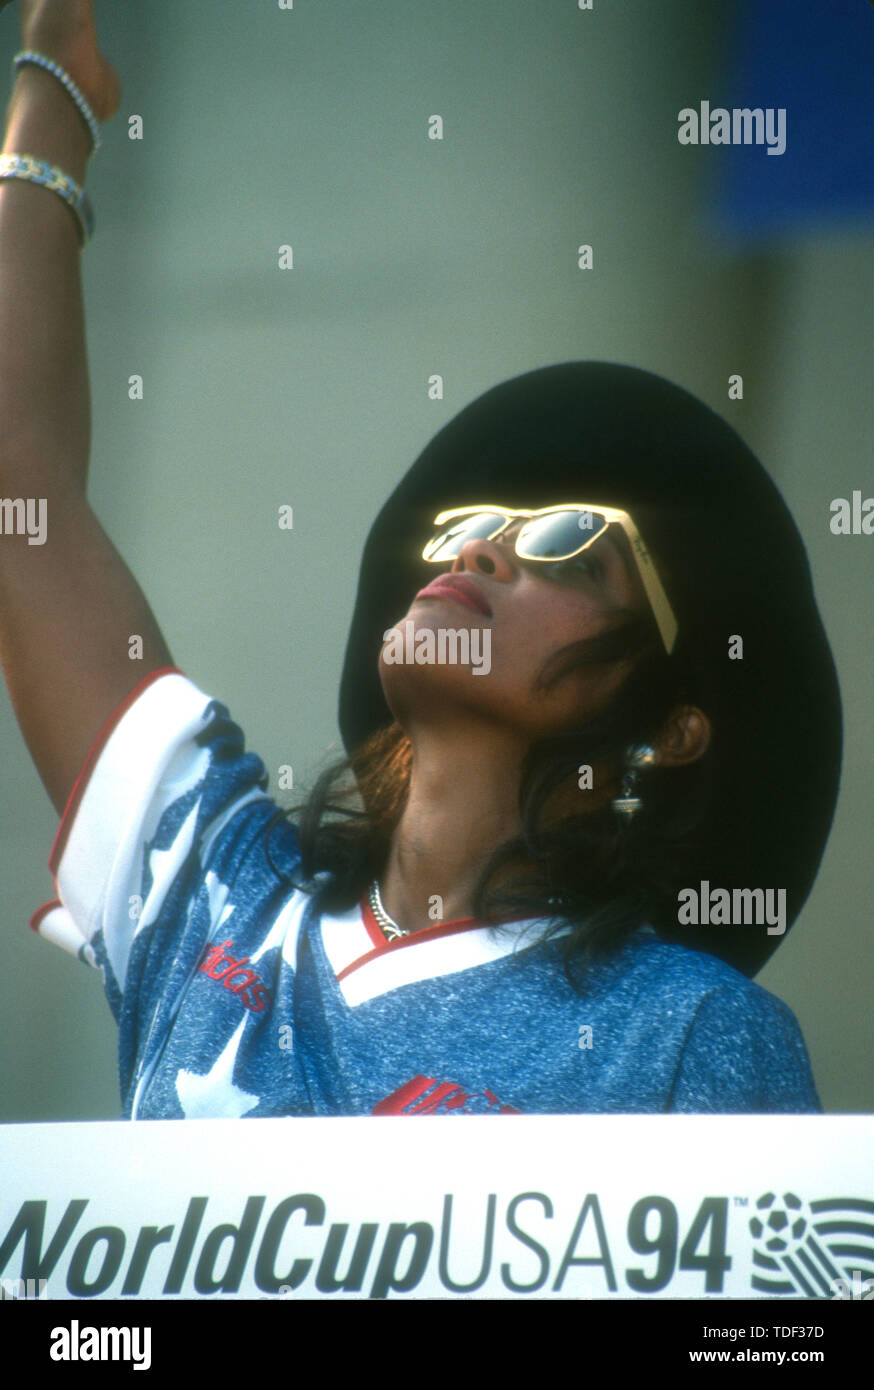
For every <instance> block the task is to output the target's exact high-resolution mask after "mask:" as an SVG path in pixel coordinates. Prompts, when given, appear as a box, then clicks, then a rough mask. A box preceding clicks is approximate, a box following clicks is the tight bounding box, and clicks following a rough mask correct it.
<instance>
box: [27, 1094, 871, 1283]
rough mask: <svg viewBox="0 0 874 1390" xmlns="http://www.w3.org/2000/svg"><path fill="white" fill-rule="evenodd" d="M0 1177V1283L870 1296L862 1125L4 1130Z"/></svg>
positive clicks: (689, 1119)
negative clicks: (0, 1186) (0, 1184)
mask: <svg viewBox="0 0 874 1390" xmlns="http://www.w3.org/2000/svg"><path fill="white" fill-rule="evenodd" d="M0 1176H2V1189H0V1292H2V1293H3V1295H4V1296H5V1297H7V1298H8V1297H14V1296H16V1293H17V1294H18V1295H19V1296H26V1295H27V1294H30V1295H31V1296H39V1293H40V1292H41V1293H42V1296H44V1297H47V1298H53V1299H69V1298H83V1297H89V1298H94V1297H102V1298H111V1299H116V1298H121V1297H132V1298H136V1297H140V1298H166V1299H178V1298H198V1297H211V1298H215V1297H222V1296H225V1297H227V1296H235V1297H241V1298H270V1299H282V1298H288V1299H291V1300H294V1299H311V1298H333V1299H352V1298H355V1299H361V1298H365V1299H381V1298H440V1299H446V1298H487V1299H494V1298H502V1299H504V1298H517V1299H518V1298H537V1299H553V1298H555V1299H587V1298H592V1299H614V1298H615V1299H637V1298H643V1299H652V1298H660V1299H663V1298H670V1299H708V1298H710V1299H750V1298H778V1299H842V1298H845V1299H864V1298H872V1297H874V1118H872V1117H868V1116H788V1117H786V1116H725V1115H719V1116H699V1115H694V1116H692V1115H690V1116H684V1115H670V1116H632V1115H616V1116H524V1115H520V1116H500V1117H497V1116H481V1117H480V1116H465V1117H463V1118H460V1119H459V1118H451V1117H450V1118H445V1119H440V1118H436V1117H434V1118H425V1119H421V1120H419V1121H416V1120H411V1119H410V1118H409V1117H406V1116H404V1117H397V1118H393V1117H386V1118H364V1119H339V1118H338V1119H318V1120H316V1119H284V1120H249V1121H247V1120H188V1121H184V1122H181V1121H160V1122H149V1123H140V1124H126V1123H112V1124H54V1125H11V1126H5V1127H2V1128H0ZM29 1281H30V1282H29ZM40 1281H44V1282H43V1283H40Z"/></svg>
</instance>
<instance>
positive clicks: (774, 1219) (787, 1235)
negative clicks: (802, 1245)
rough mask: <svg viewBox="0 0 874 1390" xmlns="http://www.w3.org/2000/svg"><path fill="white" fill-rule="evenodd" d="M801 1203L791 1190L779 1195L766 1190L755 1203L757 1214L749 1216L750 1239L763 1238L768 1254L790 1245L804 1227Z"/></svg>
mask: <svg viewBox="0 0 874 1390" xmlns="http://www.w3.org/2000/svg"><path fill="white" fill-rule="evenodd" d="M803 1206H804V1204H803V1202H802V1201H801V1198H800V1197H796V1195H795V1193H794V1192H784V1193H783V1196H782V1197H781V1198H778V1197H777V1195H776V1194H775V1193H774V1192H766V1193H765V1195H764V1197H760V1198H759V1200H758V1201H757V1202H756V1211H757V1213H758V1215H757V1216H753V1217H751V1218H750V1230H751V1231H752V1234H753V1237H754V1239H755V1240H760V1241H763V1242H764V1246H765V1249H766V1250H770V1251H771V1253H772V1254H774V1255H781V1254H783V1253H784V1252H785V1251H786V1250H788V1249H789V1247H790V1245H792V1244H794V1243H795V1242H796V1241H799V1240H801V1237H802V1236H803V1235H804V1232H805V1231H806V1230H807V1221H806V1220H805V1218H804V1216H803V1214H802V1212H803Z"/></svg>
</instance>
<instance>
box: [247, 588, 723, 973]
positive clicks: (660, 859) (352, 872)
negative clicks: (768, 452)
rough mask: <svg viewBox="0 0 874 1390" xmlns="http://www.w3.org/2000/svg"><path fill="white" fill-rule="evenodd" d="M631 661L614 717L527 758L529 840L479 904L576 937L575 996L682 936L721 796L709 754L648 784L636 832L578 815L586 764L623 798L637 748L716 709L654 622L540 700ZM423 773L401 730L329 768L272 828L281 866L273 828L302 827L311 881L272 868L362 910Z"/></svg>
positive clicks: (610, 711)
mask: <svg viewBox="0 0 874 1390" xmlns="http://www.w3.org/2000/svg"><path fill="white" fill-rule="evenodd" d="M628 659H631V660H633V665H632V669H631V671H630V673H629V675H628V676H627V677H626V678H625V680H624V681H623V683H622V685H621V686H620V688H619V690H618V691H617V692H616V694H615V695H614V696H613V698H612V700H611V701H610V703H609V705H608V706H607V707H606V708H605V709H603V710H601V711H600V712H599V713H597V714H596V715H594V716H592V717H590V718H588V719H586V720H582V721H581V722H580V723H579V724H578V725H577V726H575V727H574V728H571V729H568V730H567V731H566V732H563V733H559V734H553V735H550V736H548V737H545V738H543V739H540V740H538V741H537V742H535V743H534V744H533V745H532V747H531V748H530V749H529V750H528V753H527V755H526V757H525V759H524V762H523V766H522V772H521V777H520V784H519V799H518V805H519V811H520V818H521V823H522V832H521V834H520V835H518V836H517V837H516V838H514V839H512V840H509V841H507V842H505V843H504V844H502V845H500V846H499V847H498V848H497V849H496V850H495V851H494V853H493V854H492V856H491V857H490V859H489V861H488V862H487V864H486V865H485V867H484V868H483V871H482V873H481V875H480V879H479V882H478V884H477V887H476V890H475V892H474V896H473V903H472V906H473V911H474V914H475V916H476V917H477V918H478V919H479V920H481V921H483V922H487V923H490V924H492V925H495V926H498V925H499V924H500V923H501V922H506V921H508V920H510V919H513V918H515V919H518V918H522V917H532V918H541V919H545V926H544V929H543V930H542V932H541V933H540V936H539V938H538V939H541V940H542V939H544V938H545V937H548V936H551V935H553V934H554V933H555V932H556V931H558V930H561V929H563V928H566V927H568V926H569V927H570V931H569V932H567V933H566V934H565V935H564V937H563V940H562V949H563V956H564V962H565V969H566V973H567V975H568V978H569V979H570V980H571V983H573V984H578V982H579V976H580V972H581V970H582V969H584V968H585V967H586V965H587V964H588V963H589V962H590V961H592V960H593V959H594V958H595V957H597V956H599V955H603V954H606V953H608V952H610V951H612V950H615V949H616V948H618V947H619V946H620V945H621V944H622V943H623V941H624V940H625V939H626V938H627V937H628V936H629V935H630V934H631V933H632V932H633V931H635V930H636V929H637V928H638V927H639V926H640V925H641V924H642V923H643V922H649V923H650V924H651V925H653V926H654V927H655V928H656V929H657V930H662V931H663V932H665V933H667V934H669V933H670V930H671V927H672V926H673V928H674V930H676V910H677V907H676V905H677V897H676V893H677V887H676V885H677V883H678V882H680V883H682V882H688V881H691V879H692V877H694V874H695V866H696V864H697V863H698V862H699V860H700V854H701V848H700V843H699V839H700V835H701V833H702V832H703V829H704V826H705V824H706V821H707V816H708V811H709V807H710V804H711V798H712V794H713V781H714V778H713V764H712V758H711V756H710V751H709V750H708V753H705V755H704V756H703V757H702V758H701V759H699V760H698V761H697V762H696V763H693V764H690V765H687V766H684V767H679V768H673V769H659V768H654V769H652V770H651V771H649V772H647V773H646V775H645V777H644V779H643V784H642V787H641V795H642V801H643V808H642V810H641V811H639V812H638V814H637V815H636V816H635V817H634V818H633V819H632V820H631V821H630V822H629V823H620V818H619V817H618V816H617V814H616V812H615V811H614V810H613V809H612V808H611V807H610V805H609V803H608V804H606V805H603V806H602V807H600V808H599V809H596V810H586V809H585V805H584V804H583V805H582V806H580V805H579V798H580V795H581V793H580V791H579V790H578V785H579V784H578V776H579V771H580V768H581V765H583V764H588V765H590V766H592V767H593V768H594V767H595V765H596V764H597V765H598V767H599V776H601V775H603V774H604V772H605V771H606V773H607V775H608V776H609V777H610V778H611V781H612V782H615V783H616V786H617V790H618V782H619V779H620V777H621V773H622V769H623V765H624V761H625V753H626V750H627V748H628V747H629V745H631V744H634V743H644V742H652V741H653V739H654V738H655V737H656V735H657V733H658V732H659V730H660V729H661V728H662V726H663V725H664V722H665V720H666V719H667V717H668V716H669V714H670V713H671V711H672V710H673V709H674V708H675V707H676V706H677V705H678V704H686V703H694V704H698V705H699V706H700V707H703V708H704V709H705V710H706V709H707V706H708V703H709V701H708V700H707V691H706V688H705V687H706V683H707V681H706V675H705V674H704V672H703V671H702V670H697V669H695V663H694V660H693V659H690V658H689V657H686V658H684V659H682V660H678V658H677V657H676V656H667V655H666V654H665V651H664V648H663V647H662V645H661V642H660V639H659V637H658V632H657V630H656V628H655V624H654V623H653V621H652V619H651V618H649V617H642V616H639V615H636V614H629V615H627V616H626V619H625V620H624V621H622V622H621V623H620V624H619V625H617V626H614V627H612V628H610V629H609V630H607V631H606V632H604V633H601V634H599V635H598V636H596V637H593V638H588V639H583V640H580V641H578V642H574V643H571V644H570V645H568V646H566V647H563V648H562V649H561V650H560V651H559V652H557V653H555V654H554V655H553V656H552V657H551V658H550V659H549V661H548V662H547V664H546V666H545V667H544V669H543V670H542V671H541V672H540V673H539V676H538V678H537V681H536V683H535V691H541V692H544V691H546V690H549V689H551V688H552V687H554V686H555V685H557V684H558V682H559V681H561V680H562V679H564V678H565V677H566V676H568V675H569V674H570V673H571V672H573V671H575V670H577V669H580V668H585V667H591V666H596V665H600V664H605V663H608V662H615V661H619V660H628ZM411 769H412V749H411V746H410V742H409V739H408V738H407V736H406V734H405V733H404V731H403V730H402V728H401V727H400V725H399V724H398V723H397V722H394V723H392V724H390V725H388V726H387V727H384V728H381V729H378V730H377V731H376V732H375V733H374V734H372V735H371V736H370V738H368V739H367V740H366V741H365V742H364V743H363V744H361V745H360V746H359V747H358V748H357V749H356V750H354V752H353V754H352V756H351V757H348V758H343V759H341V760H339V761H337V762H335V763H333V764H331V765H330V766H329V767H327V768H326V769H325V770H324V771H323V772H322V774H321V775H320V776H319V777H318V779H317V780H316V782H315V784H314V785H313V788H312V790H311V792H310V794H309V796H308V797H307V799H306V800H305V801H304V802H303V803H302V804H300V805H297V806H292V807H289V808H287V809H285V810H279V811H277V813H276V815H275V816H274V817H273V818H272V819H271V820H270V821H269V822H268V824H267V827H266V830H265V835H266V840H267V852H268V858H269V838H270V834H271V833H272V831H273V829H274V827H275V826H276V825H277V823H278V822H279V821H281V820H283V819H284V818H286V817H288V816H295V817H296V822H295V823H296V828H297V832H298V837H299V841H300V849H301V856H302V858H301V864H300V869H299V876H297V877H290V876H289V875H287V874H284V873H282V871H281V870H279V869H277V868H276V866H275V864H273V860H272V859H271V860H270V862H271V864H273V867H274V871H275V872H276V873H277V875H278V876H279V877H280V878H282V879H284V880H285V881H286V882H288V883H289V884H290V885H291V886H293V887H295V888H306V887H309V886H311V880H312V879H313V877H314V876H315V875H316V874H318V873H323V872H327V873H328V874H329V875H330V877H329V878H328V879H327V880H325V881H324V882H323V883H322V885H321V886H320V889H319V897H320V906H321V908H322V910H323V911H328V912H338V913H339V912H345V911H348V910H349V909H350V908H353V907H354V906H355V905H356V904H357V903H358V902H359V901H360V900H361V898H362V896H363V894H364V893H365V892H366V891H367V888H368V886H369V885H370V883H371V882H372V881H373V879H374V878H377V877H379V875H380V873H381V872H382V870H383V869H384V867H385V863H386V860H387V856H388V853H389V848H390V844H391V838H392V834H393V831H394V830H395V828H396V826H397V825H398V822H399V820H400V818H401V815H402V812H403V809H404V806H405V804H406V800H407V794H408V790H409V783H410V774H411ZM572 799H575V800H576V801H577V807H576V808H574V809H570V808H569V806H568V803H569V801H570V800H572ZM499 878H500V880H501V881H500V882H497V880H498V879H499Z"/></svg>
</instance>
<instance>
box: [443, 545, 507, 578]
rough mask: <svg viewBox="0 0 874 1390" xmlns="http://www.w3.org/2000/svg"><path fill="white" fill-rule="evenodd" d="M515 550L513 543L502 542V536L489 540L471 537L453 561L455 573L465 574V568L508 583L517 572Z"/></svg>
mask: <svg viewBox="0 0 874 1390" xmlns="http://www.w3.org/2000/svg"><path fill="white" fill-rule="evenodd" d="M514 561H515V552H514V549H513V547H512V546H511V545H507V544H502V538H498V539H497V540H493V541H487V540H479V539H471V540H469V541H465V542H464V545H463V546H462V547H461V549H460V550H459V552H458V554H457V555H456V557H455V559H454V561H453V563H452V573H453V574H463V573H464V571H465V570H467V571H468V572H469V573H470V572H476V571H479V573H480V574H488V575H490V576H491V577H492V578H493V579H497V580H500V581H501V582H502V583H508V582H509V580H511V579H512V578H513V577H514V575H515V574H516V566H515V563H514Z"/></svg>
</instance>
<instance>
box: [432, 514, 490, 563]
mask: <svg viewBox="0 0 874 1390" xmlns="http://www.w3.org/2000/svg"><path fill="white" fill-rule="evenodd" d="M505 520H506V518H505V517H504V515H503V514H502V513H501V512H473V513H472V514H471V515H470V516H462V517H459V519H458V521H454V522H453V523H452V525H451V526H448V527H447V528H446V529H445V530H442V531H438V533H437V535H436V536H432V537H431V539H430V540H429V542H428V544H427V545H426V546H425V549H424V551H423V555H424V558H425V559H426V560H432V561H434V562H439V561H441V560H454V559H455V557H456V556H457V555H458V554H459V552H460V551H461V547H462V546H463V545H464V543H465V541H470V540H484V539H485V538H486V537H488V536H491V535H492V534H493V533H494V532H495V531H497V530H498V529H499V527H500V526H501V525H502V524H503V522H504V521H505Z"/></svg>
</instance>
